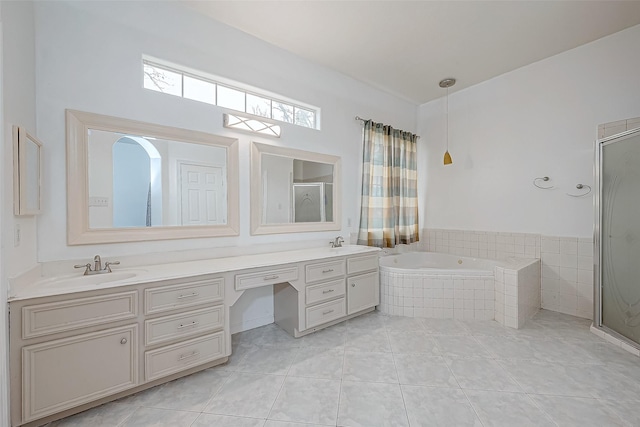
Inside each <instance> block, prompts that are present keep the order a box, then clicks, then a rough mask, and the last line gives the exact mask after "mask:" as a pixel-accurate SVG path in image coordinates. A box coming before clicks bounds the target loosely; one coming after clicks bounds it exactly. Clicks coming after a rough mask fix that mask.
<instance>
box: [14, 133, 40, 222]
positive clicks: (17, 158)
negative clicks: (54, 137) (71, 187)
mask: <svg viewBox="0 0 640 427" xmlns="http://www.w3.org/2000/svg"><path fill="white" fill-rule="evenodd" d="M29 143H33V144H35V145H36V147H37V152H38V154H37V160H38V167H37V169H36V170H35V171H34V170H30V168H29V163H30V162H29V159H28V158H27V157H28V156H27V145H28V144H29ZM34 173H36V174H37V185H36V188H37V192H38V194H36V196H35V198H36V200H37V202H36V203H37V206H36V207H35V208H30V207H29V205H28V203H27V200H29V199H30V198H33V195H31V194H29V188H28V186H27V181H28V175H30V174H34ZM41 212H42V142H40V140H39V139H38V138H36V137H35V136H33V135H31V134H29V132H27V130H26V129H25V128H23V127H20V126H13V213H14V214H15V215H21V216H26V215H37V214H39V213H41Z"/></svg>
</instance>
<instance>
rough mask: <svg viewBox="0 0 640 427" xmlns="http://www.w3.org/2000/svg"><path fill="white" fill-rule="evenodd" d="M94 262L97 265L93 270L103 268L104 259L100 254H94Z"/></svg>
mask: <svg viewBox="0 0 640 427" xmlns="http://www.w3.org/2000/svg"><path fill="white" fill-rule="evenodd" d="M93 262H94V264H95V267H93V271H100V270H102V260H101V259H100V255H96V256H94V257H93Z"/></svg>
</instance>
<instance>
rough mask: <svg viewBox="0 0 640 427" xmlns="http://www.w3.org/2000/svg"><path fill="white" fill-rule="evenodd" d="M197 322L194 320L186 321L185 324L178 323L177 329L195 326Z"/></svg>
mask: <svg viewBox="0 0 640 427" xmlns="http://www.w3.org/2000/svg"><path fill="white" fill-rule="evenodd" d="M197 324H198V322H196V321H195V320H194V321H193V322H191V323H187V324H186V325H180V326H178V329H183V328H190V327H191V326H196V325H197Z"/></svg>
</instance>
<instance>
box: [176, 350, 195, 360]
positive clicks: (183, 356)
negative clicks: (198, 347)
mask: <svg viewBox="0 0 640 427" xmlns="http://www.w3.org/2000/svg"><path fill="white" fill-rule="evenodd" d="M198 356H200V352H199V351H194V352H193V353H190V354H183V355H182V356H180V357H178V361H180V360H185V359H191V358H192V357H198Z"/></svg>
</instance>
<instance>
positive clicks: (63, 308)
mask: <svg viewBox="0 0 640 427" xmlns="http://www.w3.org/2000/svg"><path fill="white" fill-rule="evenodd" d="M137 315H138V292H137V291H131V292H121V293H117V294H112V295H101V296H97V297H89V298H75V299H73V300H68V301H58V302H51V303H46V304H38V305H28V306H26V307H22V338H23V339H28V338H34V337H39V336H42V335H49V334H54V333H58V332H64V331H72V330H74V329H80V328H86V327H88V326H95V325H101V324H103V323H110V322H115V321H118V320H125V319H132V318H135V317H136V316H137Z"/></svg>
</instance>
